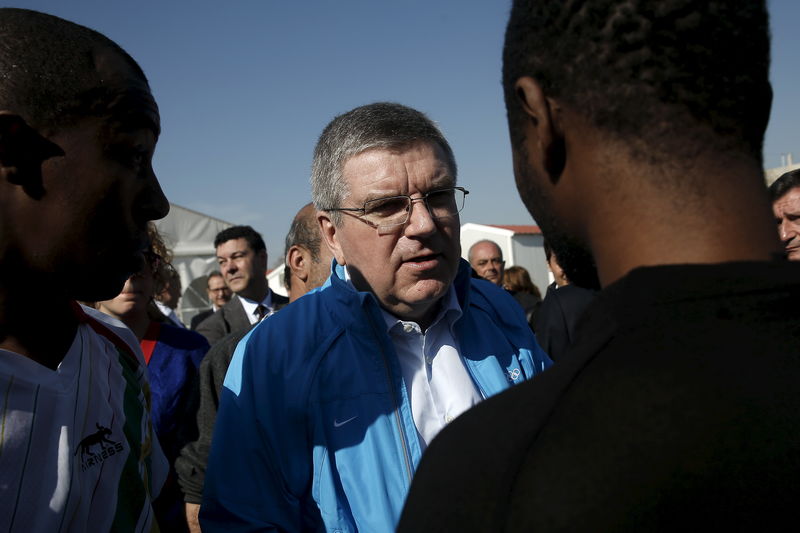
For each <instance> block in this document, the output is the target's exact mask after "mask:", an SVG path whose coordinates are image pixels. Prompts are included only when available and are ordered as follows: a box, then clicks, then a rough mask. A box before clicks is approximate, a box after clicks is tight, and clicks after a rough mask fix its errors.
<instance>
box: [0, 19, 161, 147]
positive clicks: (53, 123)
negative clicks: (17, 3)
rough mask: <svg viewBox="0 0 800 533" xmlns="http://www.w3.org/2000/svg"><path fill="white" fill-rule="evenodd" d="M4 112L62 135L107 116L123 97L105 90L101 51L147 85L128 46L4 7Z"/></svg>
mask: <svg viewBox="0 0 800 533" xmlns="http://www.w3.org/2000/svg"><path fill="white" fill-rule="evenodd" d="M0 43H2V44H1V45H0V109H6V110H9V111H13V112H14V113H17V114H19V115H20V116H22V117H23V118H24V119H25V121H26V122H27V123H28V124H29V125H31V126H32V127H34V128H48V129H51V130H53V131H58V130H59V129H62V128H64V127H68V126H70V125H73V124H75V123H76V122H77V121H78V120H79V119H81V118H83V117H87V116H103V115H104V114H105V113H106V112H107V110H108V108H109V105H110V104H111V103H112V101H113V99H114V98H116V97H117V96H118V95H117V94H116V93H113V92H111V91H110V90H107V89H105V88H104V87H103V84H102V80H101V79H100V78H99V75H98V73H97V69H96V65H95V63H94V58H95V53H96V52H97V51H98V50H102V49H110V50H112V51H114V52H116V53H117V54H119V55H120V56H121V57H122V58H123V59H124V60H125V61H126V62H127V63H128V64H129V65H130V66H131V67H132V68H133V70H134V72H135V73H136V74H137V75H138V76H140V77H141V79H142V80H143V81H145V82H147V78H145V75H144V73H143V72H142V69H141V68H140V67H139V65H138V64H137V63H136V61H134V60H133V58H132V57H131V56H130V55H128V53H127V52H125V51H124V50H123V49H122V48H120V47H119V46H118V45H117V44H115V43H114V42H113V41H111V40H110V39H108V38H107V37H105V36H104V35H102V34H100V33H98V32H96V31H94V30H90V29H89V28H86V27H84V26H80V25H78V24H75V23H72V22H69V21H66V20H64V19H61V18H58V17H54V16H52V15H48V14H45V13H39V12H37V11H30V10H27V9H16V8H2V9H0Z"/></svg>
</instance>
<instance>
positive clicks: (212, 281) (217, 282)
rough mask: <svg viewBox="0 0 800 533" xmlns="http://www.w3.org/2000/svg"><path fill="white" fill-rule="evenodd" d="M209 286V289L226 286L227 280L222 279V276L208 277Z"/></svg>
mask: <svg viewBox="0 0 800 533" xmlns="http://www.w3.org/2000/svg"><path fill="white" fill-rule="evenodd" d="M207 285H208V288H209V289H216V288H219V287H224V286H225V280H224V279H222V276H211V277H209V278H208V283H207Z"/></svg>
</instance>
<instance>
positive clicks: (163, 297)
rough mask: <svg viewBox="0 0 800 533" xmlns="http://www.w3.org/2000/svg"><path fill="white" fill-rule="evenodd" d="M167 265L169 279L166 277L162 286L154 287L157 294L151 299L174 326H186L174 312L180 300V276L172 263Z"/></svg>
mask: <svg viewBox="0 0 800 533" xmlns="http://www.w3.org/2000/svg"><path fill="white" fill-rule="evenodd" d="M167 265H168V268H169V279H167V281H166V282H165V283H164V286H163V287H156V290H157V291H158V294H156V297H155V298H154V299H153V301H154V302H155V304H156V307H157V308H158V310H159V311H161V314H163V315H164V316H165V317H167V319H169V321H170V322H171V323H172V324H173V325H174V326H177V327H179V328H186V325H185V324H184V323H183V322H181V319H180V318H178V315H177V313H175V309H177V308H178V302H180V299H181V292H183V287H182V286H181V276H180V274H178V271H177V270H175V269H174V268H173V267H172V265H170V264H167ZM159 289H160V290H159Z"/></svg>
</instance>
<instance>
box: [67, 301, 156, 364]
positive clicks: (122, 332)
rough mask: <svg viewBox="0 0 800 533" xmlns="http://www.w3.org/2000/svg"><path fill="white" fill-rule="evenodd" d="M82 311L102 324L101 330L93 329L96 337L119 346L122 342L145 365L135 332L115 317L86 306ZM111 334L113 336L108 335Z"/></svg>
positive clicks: (82, 307)
mask: <svg viewBox="0 0 800 533" xmlns="http://www.w3.org/2000/svg"><path fill="white" fill-rule="evenodd" d="M81 309H82V310H83V311H84V312H85V313H86V315H88V316H89V317H90V318H91V319H94V320H95V321H96V322H99V323H100V324H101V329H97V328H92V331H93V332H94V334H95V335H98V336H100V337H103V338H105V339H107V340H109V341H111V342H113V343H114V344H117V345H118V341H122V342H123V343H124V345H125V347H127V349H128V350H130V352H131V353H133V354H134V355H136V356H137V358H138V359H139V361H140V362H142V364H143V361H144V359H143V357H142V355H141V354H142V350H141V348H140V346H139V341H138V340H137V339H136V336H135V335H134V334H133V332H132V331H131V330H130V329H129V328H128V327H127V326H126V325H125V324H123V323H122V322H120V321H119V320H117V319H116V318H114V317H111V316H108V315H107V314H105V313H101V312H100V311H98V310H96V309H92V308H91V307H87V306H85V305H81ZM108 332H110V333H111V336H109V335H108V334H107V333H108Z"/></svg>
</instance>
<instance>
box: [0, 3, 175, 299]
mask: <svg viewBox="0 0 800 533" xmlns="http://www.w3.org/2000/svg"><path fill="white" fill-rule="evenodd" d="M0 41H2V43H3V44H2V46H0V72H1V73H2V75H0V176H2V180H1V181H0V206H2V207H0V242H2V243H3V245H2V246H3V248H2V250H0V256H2V257H3V266H4V269H5V271H6V272H25V275H26V276H29V277H38V281H33V282H32V283H34V284H38V285H41V284H46V285H48V286H51V287H58V290H59V291H64V292H65V295H66V296H68V297H70V298H75V299H81V300H89V301H94V300H102V299H105V298H110V297H113V296H114V295H116V294H117V293H119V291H120V288H121V287H122V285H123V283H124V282H125V279H126V278H127V277H128V276H129V275H130V274H132V273H134V272H137V271H139V270H140V269H141V268H142V267H143V265H144V258H143V255H142V250H143V249H144V248H145V247H146V246H147V243H148V239H147V222H148V221H149V220H154V219H159V218H162V217H163V216H165V215H166V214H167V211H168V210H169V204H168V203H167V200H166V198H165V197H164V195H163V193H162V191H161V188H160V186H159V183H158V181H157V179H156V176H155V174H154V173H153V168H152V165H151V159H152V156H153V151H154V150H155V145H156V141H157V139H158V135H159V132H160V124H159V114H158V107H157V106H156V103H155V101H154V100H153V97H152V95H151V93H150V88H149V86H148V84H147V80H146V79H145V77H144V74H143V73H142V70H141V69H140V68H139V66H138V65H137V64H136V62H135V61H134V60H133V59H132V58H131V57H130V56H129V55H128V54H127V53H126V52H125V51H124V50H122V49H121V48H120V47H119V46H117V45H116V44H114V43H113V42H112V41H110V40H109V39H107V38H106V37H104V36H103V35H101V34H99V33H97V32H95V31H93V30H90V29H88V28H85V27H82V26H79V25H77V24H73V23H71V22H68V21H65V20H63V19H60V18H57V17H53V16H51V15H46V14H44V13H37V12H34V11H28V10H23V9H11V8H5V9H1V10H0ZM17 281H19V279H18V278H17ZM21 285H23V286H24V285H26V284H25V283H22V284H21Z"/></svg>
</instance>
